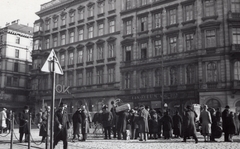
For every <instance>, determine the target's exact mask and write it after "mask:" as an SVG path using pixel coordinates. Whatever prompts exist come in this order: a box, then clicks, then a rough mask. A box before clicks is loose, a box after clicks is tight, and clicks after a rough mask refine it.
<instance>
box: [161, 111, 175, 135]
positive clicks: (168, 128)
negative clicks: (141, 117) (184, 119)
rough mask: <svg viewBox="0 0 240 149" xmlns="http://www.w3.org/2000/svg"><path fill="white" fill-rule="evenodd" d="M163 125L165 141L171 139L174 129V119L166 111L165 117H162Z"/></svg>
mask: <svg viewBox="0 0 240 149" xmlns="http://www.w3.org/2000/svg"><path fill="white" fill-rule="evenodd" d="M162 125H163V136H164V139H170V137H171V136H172V134H171V132H172V127H173V122H172V118H171V116H170V115H169V112H168V111H166V112H165V113H164V116H163V117H162Z"/></svg>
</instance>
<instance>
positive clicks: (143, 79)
mask: <svg viewBox="0 0 240 149" xmlns="http://www.w3.org/2000/svg"><path fill="white" fill-rule="evenodd" d="M140 79H141V87H142V88H145V87H147V72H146V71H142V72H141V78H140Z"/></svg>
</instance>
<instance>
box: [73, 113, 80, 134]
mask: <svg viewBox="0 0 240 149" xmlns="http://www.w3.org/2000/svg"><path fill="white" fill-rule="evenodd" d="M72 122H73V135H79V134H80V126H81V123H82V116H81V112H80V111H76V112H75V113H74V114H73V116H72Z"/></svg>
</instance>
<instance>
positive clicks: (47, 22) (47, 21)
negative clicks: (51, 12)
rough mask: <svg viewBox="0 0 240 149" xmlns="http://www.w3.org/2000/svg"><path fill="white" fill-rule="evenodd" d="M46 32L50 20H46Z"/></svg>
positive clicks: (48, 28)
mask: <svg viewBox="0 0 240 149" xmlns="http://www.w3.org/2000/svg"><path fill="white" fill-rule="evenodd" d="M45 23H46V30H50V20H46V22H45Z"/></svg>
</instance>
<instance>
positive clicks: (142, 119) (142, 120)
mask: <svg viewBox="0 0 240 149" xmlns="http://www.w3.org/2000/svg"><path fill="white" fill-rule="evenodd" d="M149 119H150V114H149V112H148V111H147V110H146V109H145V107H144V106H143V105H141V106H140V108H139V121H138V122H139V134H140V140H139V141H143V140H145V141H147V139H148V133H149V127H148V120H149Z"/></svg>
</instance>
